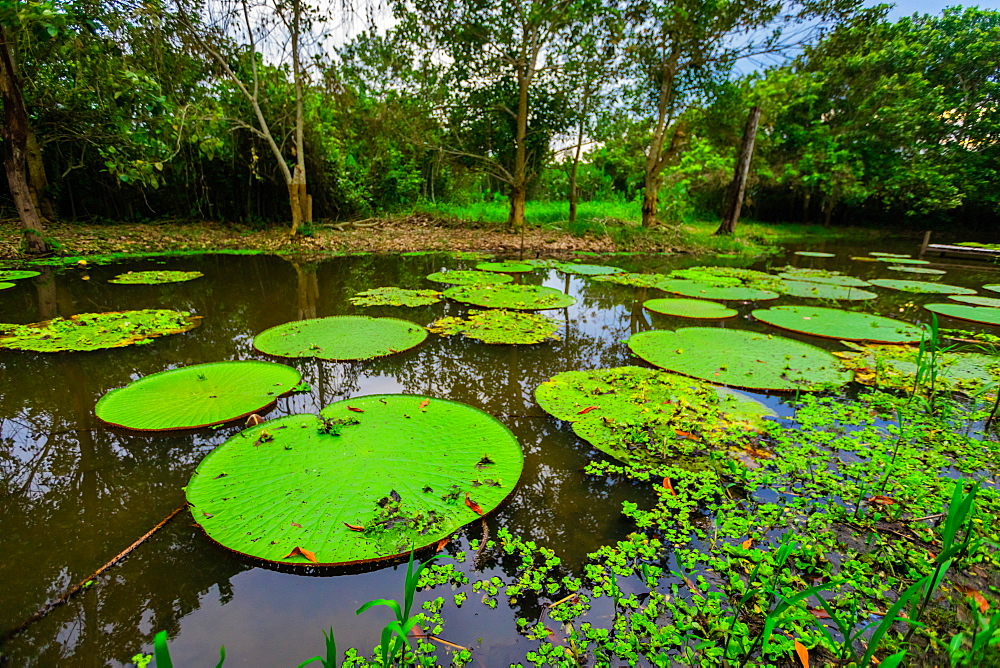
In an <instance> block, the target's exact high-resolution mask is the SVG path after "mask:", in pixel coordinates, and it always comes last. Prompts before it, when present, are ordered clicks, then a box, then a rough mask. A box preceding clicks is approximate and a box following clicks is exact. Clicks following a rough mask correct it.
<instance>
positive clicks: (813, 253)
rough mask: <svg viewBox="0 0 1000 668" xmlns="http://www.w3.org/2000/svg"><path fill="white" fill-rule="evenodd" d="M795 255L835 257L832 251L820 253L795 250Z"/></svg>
mask: <svg viewBox="0 0 1000 668" xmlns="http://www.w3.org/2000/svg"><path fill="white" fill-rule="evenodd" d="M795 255H801V256H802V257H836V255H834V254H833V253H822V252H820V251H795Z"/></svg>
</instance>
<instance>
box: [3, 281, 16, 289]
mask: <svg viewBox="0 0 1000 668" xmlns="http://www.w3.org/2000/svg"><path fill="white" fill-rule="evenodd" d="M16 285H17V283H0V290H7V289H8V288H13V287H14V286H16Z"/></svg>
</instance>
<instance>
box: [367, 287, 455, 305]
mask: <svg viewBox="0 0 1000 668" xmlns="http://www.w3.org/2000/svg"><path fill="white" fill-rule="evenodd" d="M348 301H350V302H351V303H352V304H354V305H355V306H428V305H430V304H437V303H438V302H439V301H441V293H440V292H438V291H437V290H408V289H406V288H393V287H385V288H372V289H371V290H365V291H364V292H359V293H358V294H356V295H354V296H353V297H351V298H350V299H349V300H348Z"/></svg>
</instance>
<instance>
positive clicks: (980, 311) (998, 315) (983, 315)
mask: <svg viewBox="0 0 1000 668" xmlns="http://www.w3.org/2000/svg"><path fill="white" fill-rule="evenodd" d="M924 308H925V309H927V310H928V311H931V312H932V313H937V314H938V315H946V316H948V317H949V318H957V319H959V320H968V321H969V322H980V323H983V324H984V325H1000V308H990V307H988V306H966V305H965V304H924ZM0 342H2V341H0Z"/></svg>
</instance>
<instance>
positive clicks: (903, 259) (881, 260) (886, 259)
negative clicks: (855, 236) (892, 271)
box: [855, 256, 930, 265]
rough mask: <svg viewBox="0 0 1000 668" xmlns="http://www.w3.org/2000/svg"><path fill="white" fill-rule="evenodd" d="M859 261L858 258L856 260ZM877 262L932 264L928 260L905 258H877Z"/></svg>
mask: <svg viewBox="0 0 1000 668" xmlns="http://www.w3.org/2000/svg"><path fill="white" fill-rule="evenodd" d="M855 259H858V258H855ZM875 260H876V261H877V262H892V263H893V264H899V265H903V264H930V262H929V261H928V260H913V259H911V258H905V257H885V256H883V257H877V258H875Z"/></svg>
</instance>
